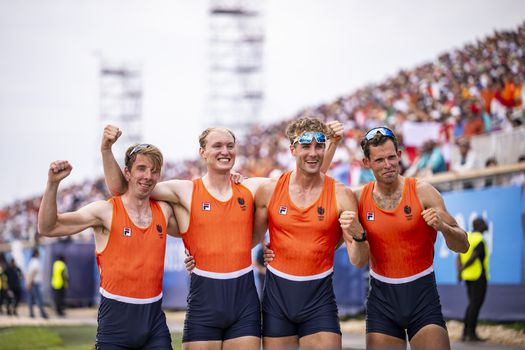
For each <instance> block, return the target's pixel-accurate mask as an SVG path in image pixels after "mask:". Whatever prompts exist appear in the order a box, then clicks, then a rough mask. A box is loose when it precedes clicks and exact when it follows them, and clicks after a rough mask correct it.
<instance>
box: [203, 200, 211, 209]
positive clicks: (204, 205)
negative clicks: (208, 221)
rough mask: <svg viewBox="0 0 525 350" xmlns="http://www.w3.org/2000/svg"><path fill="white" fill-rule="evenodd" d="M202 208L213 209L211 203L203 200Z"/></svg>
mask: <svg viewBox="0 0 525 350" xmlns="http://www.w3.org/2000/svg"><path fill="white" fill-rule="evenodd" d="M202 210H204V211H211V204H210V203H204V202H202Z"/></svg>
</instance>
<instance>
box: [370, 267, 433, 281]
mask: <svg viewBox="0 0 525 350" xmlns="http://www.w3.org/2000/svg"><path fill="white" fill-rule="evenodd" d="M432 272H434V265H430V267H428V268H427V269H425V270H423V271H421V272H419V273H416V274H415V275H412V276H408V277H402V278H391V277H385V276H381V275H379V274H377V273H375V272H374V271H373V270H372V269H370V276H372V277H374V278H375V279H376V280H379V281H381V282H385V283H390V284H401V283H408V282H412V281H415V280H417V279H418V278H421V277H423V276H426V275H430V274H431V273H432Z"/></svg>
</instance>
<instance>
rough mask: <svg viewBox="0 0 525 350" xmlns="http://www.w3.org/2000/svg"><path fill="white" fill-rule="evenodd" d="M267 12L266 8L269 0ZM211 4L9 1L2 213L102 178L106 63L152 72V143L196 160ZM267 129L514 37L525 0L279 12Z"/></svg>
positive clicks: (3, 1)
mask: <svg viewBox="0 0 525 350" xmlns="http://www.w3.org/2000/svg"><path fill="white" fill-rule="evenodd" d="M261 1H263V0H261ZM208 6H209V1H205V0H147V1H146V0H135V1H132V0H126V1H124V0H77V1H71V0H32V1H30V0H16V1H12V0H0V52H1V54H0V118H1V123H2V124H1V125H2V127H1V128H0V157H1V158H0V159H1V160H2V165H3V168H2V170H1V183H2V185H1V187H0V205H3V204H7V203H9V202H11V201H12V200H14V199H18V198H26V197H27V196H30V195H35V194H39V193H41V192H42V191H43V189H44V186H45V183H46V176H47V169H48V166H49V163H50V162H51V161H53V160H55V159H67V160H69V161H70V162H71V163H72V164H73V166H74V170H73V174H72V175H71V176H70V178H69V179H68V180H66V183H73V182H78V181H80V180H81V179H84V178H89V177H93V176H96V175H99V174H101V169H100V167H99V165H98V164H97V163H96V159H97V157H98V150H99V141H100V135H101V131H102V130H101V129H100V125H99V123H100V122H99V93H100V89H99V88H100V86H99V80H98V68H99V59H98V58H97V53H102V54H103V55H104V56H105V57H106V58H108V59H111V60H115V61H131V62H134V61H137V62H141V63H142V67H143V91H144V100H143V124H144V130H143V135H144V141H146V142H150V143H154V144H156V145H158V146H159V147H160V148H161V150H162V151H163V152H164V154H165V156H166V158H167V159H170V160H176V159H181V158H190V157H191V158H193V157H195V156H196V154H197V147H198V143H197V136H198V134H199V132H200V131H201V129H202V128H203V126H204V121H203V119H204V113H205V112H206V103H207V101H206V94H207V92H208V86H207V81H208V70H207V68H208V38H209V33H208V27H209V18H208V12H207V8H208ZM263 9H264V23H265V29H266V32H265V38H266V42H265V47H264V82H265V83H264V90H265V96H266V100H265V104H264V111H263V120H264V122H265V123H268V122H272V121H275V120H279V119H283V118H289V117H290V116H292V115H293V114H294V113H296V112H297V111H298V110H300V109H302V108H304V107H305V106H312V105H317V104H320V103H323V102H327V101H331V100H333V99H335V98H337V97H338V96H340V95H343V94H348V93H350V92H352V91H353V90H355V89H356V88H358V87H360V86H362V85H363V84H365V83H367V82H378V81H381V80H382V79H384V78H386V77H387V76H389V75H393V74H395V73H396V72H397V71H398V69H400V68H410V67H413V66H415V65H416V64H420V63H423V62H426V61H429V60H434V59H435V58H436V57H437V55H438V54H440V53H442V52H444V51H447V50H450V49H452V48H455V47H461V46H463V45H464V44H465V43H467V42H473V41H474V40H475V39H477V38H483V37H484V36H486V35H489V34H490V33H492V32H493V31H494V29H515V28H516V27H517V26H518V25H519V24H521V23H522V22H523V21H524V20H525V1H520V0H462V1H457V0H431V1H419V0H409V1H391V0H381V1H378V0H370V1H362V0H361V1H359V0H266V1H265V4H264V6H263Z"/></svg>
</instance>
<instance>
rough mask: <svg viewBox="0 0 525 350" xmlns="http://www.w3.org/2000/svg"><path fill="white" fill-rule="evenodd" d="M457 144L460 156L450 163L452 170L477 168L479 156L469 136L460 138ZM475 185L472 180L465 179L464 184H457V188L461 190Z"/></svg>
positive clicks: (463, 170) (460, 171)
mask: <svg viewBox="0 0 525 350" xmlns="http://www.w3.org/2000/svg"><path fill="white" fill-rule="evenodd" d="M457 145H458V150H459V157H458V158H456V160H455V161H453V162H452V163H451V164H450V171H453V172H457V173H462V172H465V171H468V170H473V169H477V168H478V158H477V155H476V153H475V152H474V150H472V148H471V146H470V140H469V139H468V138H467V137H462V138H460V139H459V140H458V142H457ZM473 187H474V185H473V183H472V181H465V182H463V184H462V185H461V184H459V186H455V189H456V190H459V189H461V188H464V189H468V188H473Z"/></svg>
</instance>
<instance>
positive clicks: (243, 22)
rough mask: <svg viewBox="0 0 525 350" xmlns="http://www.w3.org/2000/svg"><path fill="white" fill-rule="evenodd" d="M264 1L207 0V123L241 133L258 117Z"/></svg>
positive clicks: (262, 94) (260, 96)
mask: <svg viewBox="0 0 525 350" xmlns="http://www.w3.org/2000/svg"><path fill="white" fill-rule="evenodd" d="M263 5H264V0H210V8H209V16H210V39H209V40H210V43H209V45H210V56H209V57H210V68H209V69H210V76H209V79H210V81H209V87H210V90H209V97H208V102H209V104H208V118H207V121H206V122H207V126H211V125H223V126H229V127H231V128H234V129H235V131H239V132H242V131H244V130H246V129H247V128H249V127H250V126H251V125H253V124H255V123H257V122H258V121H259V120H260V117H261V116H260V113H261V108H262V103H263V99H264V92H263V46H264V23H263V16H262V6H263Z"/></svg>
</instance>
